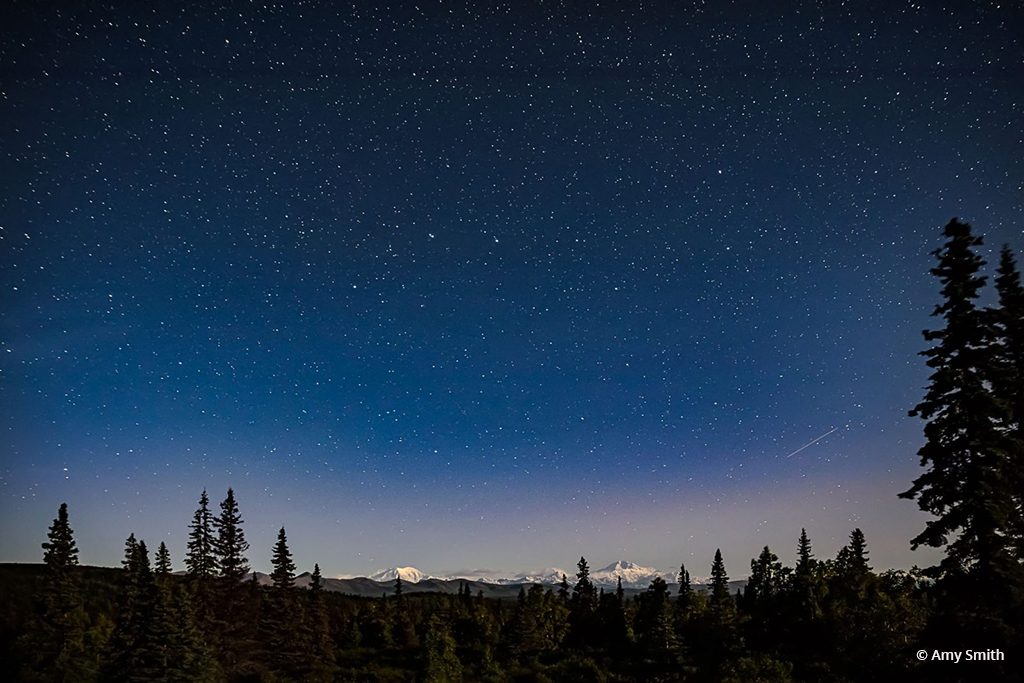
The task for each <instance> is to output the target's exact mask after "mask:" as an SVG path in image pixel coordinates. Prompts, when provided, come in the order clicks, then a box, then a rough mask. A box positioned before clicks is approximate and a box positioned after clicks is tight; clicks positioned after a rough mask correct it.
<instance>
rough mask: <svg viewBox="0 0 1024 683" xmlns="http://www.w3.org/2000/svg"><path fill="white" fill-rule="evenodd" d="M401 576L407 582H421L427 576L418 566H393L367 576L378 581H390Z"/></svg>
mask: <svg viewBox="0 0 1024 683" xmlns="http://www.w3.org/2000/svg"><path fill="white" fill-rule="evenodd" d="M399 577H401V579H402V581H405V582H406V583H419V582H420V581H422V580H423V579H424V578H425V574H424V573H423V572H421V571H420V570H419V569H416V567H392V568H390V569H382V570H380V571H379V572H377V573H375V574H371V575H370V576H368V577H367V578H368V579H371V580H372V581H377V582H378V583H390V582H392V581H394V580H395V579H398V578H399Z"/></svg>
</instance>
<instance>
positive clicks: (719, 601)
mask: <svg viewBox="0 0 1024 683" xmlns="http://www.w3.org/2000/svg"><path fill="white" fill-rule="evenodd" d="M731 604H732V595H731V594H730V593H729V575H728V574H726V573H725V561H724V560H722V551H721V549H716V550H715V559H714V561H713V562H712V563H711V606H712V607H719V608H720V607H724V606H726V605H731Z"/></svg>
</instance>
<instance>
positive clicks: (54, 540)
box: [43, 503, 78, 573]
mask: <svg viewBox="0 0 1024 683" xmlns="http://www.w3.org/2000/svg"><path fill="white" fill-rule="evenodd" d="M46 537H47V539H48V540H47V541H46V542H45V543H43V562H44V563H45V564H46V566H47V568H49V569H50V571H55V572H62V573H63V572H68V571H70V569H71V567H74V566H77V565H78V546H77V544H76V543H75V537H74V532H73V531H72V530H71V525H70V523H69V522H68V504H67V503H61V504H60V508H59V509H58V510H57V519H55V520H53V524H51V525H50V530H49V531H48V532H47V534H46Z"/></svg>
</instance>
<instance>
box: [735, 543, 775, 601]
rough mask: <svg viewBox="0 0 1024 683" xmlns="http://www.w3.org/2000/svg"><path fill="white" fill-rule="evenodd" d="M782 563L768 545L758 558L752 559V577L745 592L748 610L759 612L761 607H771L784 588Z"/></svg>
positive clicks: (744, 599) (744, 596)
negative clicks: (782, 583)
mask: <svg viewBox="0 0 1024 683" xmlns="http://www.w3.org/2000/svg"><path fill="white" fill-rule="evenodd" d="M781 582H782V563H781V562H779V557H778V555H776V554H775V553H773V552H772V551H771V549H770V548H769V547H768V546H765V547H764V549H763V550H761V554H760V555H758V556H757V559H755V560H751V561H750V579H749V580H748V581H747V587H746V589H745V590H744V593H743V601H744V604H745V606H746V608H747V611H748V612H751V613H757V612H758V611H759V608H762V607H763V608H770V606H771V605H772V602H773V600H774V599H775V597H776V595H778V593H779V591H780V590H781V589H782V585H781Z"/></svg>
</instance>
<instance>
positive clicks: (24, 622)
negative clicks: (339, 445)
mask: <svg viewBox="0 0 1024 683" xmlns="http://www.w3.org/2000/svg"><path fill="white" fill-rule="evenodd" d="M944 237H945V243H944V244H943V246H942V247H941V248H940V249H938V250H936V252H935V257H936V259H937V264H936V265H935V267H934V268H933V269H932V271H931V273H932V274H933V275H934V276H935V277H936V278H937V279H938V281H939V283H940V284H941V290H940V301H939V303H938V305H937V306H936V307H935V309H934V312H933V314H934V317H935V318H936V321H937V324H936V325H935V328H934V329H932V330H927V331H925V332H924V338H925V341H926V342H927V343H928V344H929V346H928V348H926V349H925V350H924V351H923V352H922V355H923V356H924V358H925V359H926V361H925V362H926V363H927V366H928V367H929V368H930V370H931V375H930V378H929V384H928V386H927V387H926V391H925V394H924V396H923V397H922V399H921V402H920V403H919V404H918V405H917V406H916V407H914V408H913V410H911V411H910V415H911V416H917V417H920V418H921V419H922V420H923V421H924V444H923V446H922V447H921V448H920V450H919V451H918V456H919V458H920V462H921V466H922V472H921V474H920V476H919V477H918V478H917V479H916V480H915V481H913V482H912V483H911V484H910V486H909V488H908V489H907V490H905V491H903V492H896V491H894V492H893V495H897V494H898V495H900V496H901V497H904V498H908V499H911V500H916V501H917V503H918V506H919V507H920V509H921V510H922V511H924V512H926V513H929V514H928V517H927V521H926V522H925V524H924V528H923V530H922V531H921V533H920V534H919V535H917V536H916V537H914V538H913V539H909V541H910V543H911V546H912V547H915V548H916V547H919V546H929V547H935V548H940V549H942V551H943V558H942V560H941V561H940V562H939V563H938V564H937V565H936V566H934V567H928V568H924V569H917V568H913V569H911V570H906V571H905V570H895V569H892V570H886V571H876V570H875V568H873V567H872V563H871V554H870V550H869V545H868V539H866V538H865V535H864V533H862V531H861V530H860V529H853V530H851V533H850V535H849V542H848V543H847V544H846V545H845V546H844V547H843V548H842V549H841V550H840V551H839V552H838V553H837V554H836V556H835V557H829V558H825V557H817V556H816V555H815V552H814V549H813V544H812V540H811V539H810V538H809V537H808V535H807V533H806V531H804V530H801V531H800V532H799V534H797V533H794V545H793V547H792V548H785V549H774V550H773V549H770V548H768V547H764V548H762V549H760V550H759V551H758V550H757V549H752V550H753V552H752V554H753V555H755V557H753V558H752V559H751V560H750V566H749V568H747V567H743V568H742V569H741V571H739V572H736V569H732V570H731V571H733V572H736V573H738V574H739V575H746V576H747V577H748V578H747V582H746V585H745V587H744V588H743V589H742V590H740V591H737V592H736V593H732V592H731V591H730V588H729V571H730V570H729V569H727V568H726V566H725V564H724V562H723V560H722V555H721V553H720V552H717V553H716V554H715V556H714V557H713V558H708V566H709V567H710V577H711V580H710V582H709V583H708V584H707V585H700V586H698V585H693V584H692V583H691V581H690V573H689V570H688V568H687V567H685V566H681V567H680V569H679V575H678V582H677V583H674V584H669V583H666V582H665V581H664V580H662V579H660V578H659V579H655V580H654V581H653V582H652V583H651V585H650V586H649V588H648V589H647V590H646V591H642V592H640V593H639V594H636V595H631V596H629V597H627V596H626V594H625V592H624V591H623V590H622V587H621V583H620V586H619V589H618V590H615V591H607V592H606V591H604V590H603V589H598V588H597V587H595V585H594V583H593V582H592V581H591V579H590V569H589V566H588V563H587V561H586V559H585V558H583V557H581V558H580V560H579V563H578V565H577V569H578V571H577V573H576V575H575V577H566V578H564V579H563V581H562V583H561V584H560V585H554V586H547V585H541V584H533V585H523V586H522V587H521V589H520V592H519V595H518V597H517V598H515V599H510V600H500V599H493V598H488V597H485V596H484V595H483V594H482V593H480V592H478V591H474V585H473V584H471V583H468V582H467V583H465V584H462V585H460V586H459V590H458V593H457V594H456V595H450V594H441V593H417V594H409V593H408V592H407V591H405V590H403V585H402V581H401V579H400V578H399V579H398V580H397V581H396V582H395V585H394V586H391V587H389V590H388V591H387V592H386V593H385V594H382V595H381V596H379V597H374V598H366V597H356V596H351V595H344V594H341V593H337V592H331V591H327V590H324V588H323V580H322V577H321V574H320V568H319V566H315V567H314V570H313V572H312V575H311V576H310V577H309V582H308V588H306V587H303V588H299V587H297V586H296V565H295V563H294V561H293V559H292V552H291V549H290V548H289V545H288V538H287V533H286V530H285V529H284V528H282V529H281V530H280V532H279V534H278V537H277V542H276V544H275V545H274V549H273V556H272V558H271V561H272V566H273V572H272V574H271V582H270V585H261V584H260V583H259V582H258V581H257V580H256V574H255V573H253V572H251V571H250V567H249V559H248V556H247V553H248V547H249V546H248V543H247V541H246V538H245V532H244V522H243V518H242V515H241V512H240V508H239V504H238V501H237V500H236V499H235V495H234V492H233V491H232V490H231V489H228V491H227V494H226V497H225V498H224V499H223V501H222V502H221V503H220V506H219V510H214V509H212V508H211V503H210V499H209V497H208V495H207V493H206V492H205V491H203V492H202V494H201V496H200V498H199V501H198V506H197V509H196V510H195V512H194V515H193V517H192V520H191V523H190V524H189V528H188V544H187V552H186V554H185V556H184V557H183V558H182V564H181V567H182V568H183V569H184V571H179V572H175V571H173V570H174V564H173V562H172V558H171V556H170V553H169V551H168V548H167V547H166V545H165V544H164V543H160V545H159V547H157V548H156V549H155V551H154V552H153V553H152V556H151V553H150V548H148V547H147V545H146V543H145V541H144V540H143V539H136V538H135V536H134V534H132V535H129V536H128V538H127V540H126V542H125V551H124V559H123V562H122V566H121V567H120V568H100V567H86V566H80V565H79V562H78V548H77V545H76V541H75V538H74V533H73V530H72V520H71V516H70V512H69V509H68V506H67V505H66V504H61V505H60V506H59V509H58V512H57V517H56V518H55V519H54V521H53V523H52V525H51V526H50V528H49V532H48V535H47V538H46V540H45V542H43V543H42V549H43V564H42V565H3V566H0V594H2V595H3V601H2V607H0V609H2V610H3V611H2V617H0V658H2V670H3V671H4V672H5V674H6V675H5V678H6V679H7V680H22V681H430V682H439V681H494V682H498V681H766V682H768V681H772V682H780V683H781V682H784V681H871V680H879V679H881V680H929V681H931V680H951V681H952V680H1021V679H1022V672H1024V666H1022V664H1021V663H1020V661H1019V658H1020V656H1021V653H1022V652H1024V433H1022V426H1024V424H1022V416H1024V288H1022V286H1021V281H1020V275H1019V272H1018V270H1017V266H1016V264H1015V261H1014V254H1013V252H1012V251H1011V250H1010V248H1009V247H1003V249H1002V250H1001V253H1000V259H999V263H998V265H997V268H996V271H995V276H994V278H993V280H994V290H995V291H994V296H992V297H990V298H991V300H992V301H993V303H992V304H991V305H985V306H983V305H981V303H980V302H979V301H978V299H979V297H980V296H981V294H982V290H983V288H984V287H985V284H986V281H987V277H986V276H985V275H983V267H984V266H985V265H986V264H985V263H984V261H983V259H982V258H981V256H980V255H979V247H980V246H981V244H982V241H981V238H980V237H978V236H976V235H975V234H973V233H972V230H971V227H970V226H969V225H967V224H966V223H963V222H961V221H959V220H957V219H953V220H952V221H950V222H949V224H948V225H946V227H945V230H944ZM908 456H909V454H908ZM795 531H796V530H794V532H795ZM568 540H570V539H567V541H568ZM780 558H781V559H780ZM784 560H785V561H786V562H791V564H790V563H786V562H784ZM690 569H694V568H693V567H691V568H690ZM704 570H705V568H704V567H701V568H700V571H701V572H704ZM303 585H304V586H305V585H306V584H305V582H303ZM968 650H969V651H971V653H973V655H974V659H975V660H976V661H972V662H961V663H959V664H954V663H952V662H945V661H933V658H932V653H937V652H953V651H958V652H964V651H968ZM921 653H924V654H925V655H926V656H924V657H921V656H920V655H921ZM922 660H923V661H922ZM977 660H980V661H977Z"/></svg>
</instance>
